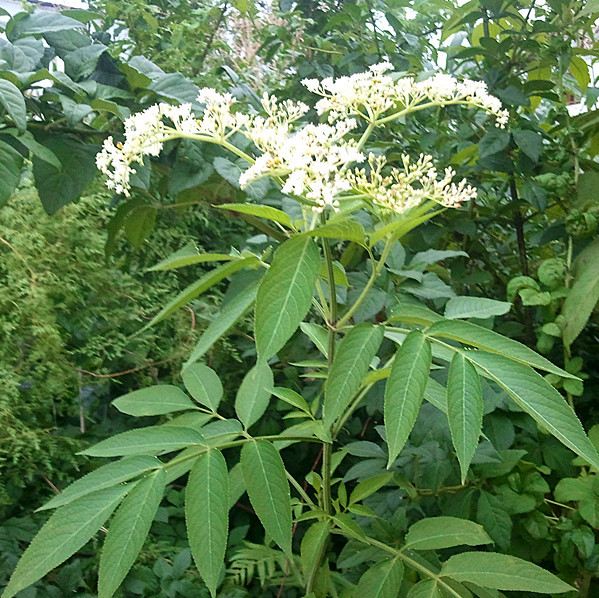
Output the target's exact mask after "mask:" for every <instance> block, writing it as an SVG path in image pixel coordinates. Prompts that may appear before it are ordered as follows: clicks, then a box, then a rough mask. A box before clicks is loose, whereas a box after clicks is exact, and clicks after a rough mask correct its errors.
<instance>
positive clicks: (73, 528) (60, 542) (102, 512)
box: [2, 486, 130, 598]
mask: <svg viewBox="0 0 599 598" xmlns="http://www.w3.org/2000/svg"><path fill="white" fill-rule="evenodd" d="M129 489H130V488H128V487H127V486H116V487H113V488H104V489H103V490H100V491H98V492H95V493H94V494H88V495H87V496H83V497H81V498H79V499H78V500H76V501H74V502H72V503H71V504H68V505H65V506H64V507H61V508H60V509H58V510H57V511H56V512H55V513H54V514H53V515H52V517H50V519H49V520H48V521H47V522H46V524H45V525H44V526H43V527H42V529H41V530H40V531H39V533H38V534H37V536H35V538H33V540H32V542H31V544H30V545H29V547H28V548H27V550H26V551H25V552H24V553H23V556H22V557H21V560H20V561H19V563H18V565H17V568H16V569H15V572H14V573H13V574H12V577H11V578H10V581H9V583H8V585H7V586H6V589H5V590H4V593H3V594H2V597H3V598H12V597H13V596H14V595H15V594H17V592H20V591H21V590H23V589H25V588H26V587H28V586H30V585H31V584H32V583H34V582H36V581H37V580H38V579H41V578H42V577H43V576H44V575H46V573H48V572H49V571H52V569H54V568H55V567H58V565H60V564H61V563H63V562H64V561H66V560H67V559H68V558H69V557H70V556H72V555H73V554H74V553H75V552H77V550H79V549H80V548H81V547H82V546H84V545H85V544H86V543H87V542H88V541H89V540H90V539H91V538H92V537H93V535H94V534H95V533H96V532H97V531H98V530H99V529H100V527H101V526H102V525H103V524H104V522H105V521H106V520H107V519H108V517H110V514H111V513H112V512H113V511H114V509H116V507H117V505H118V504H119V502H120V501H121V499H122V498H123V496H125V494H126V493H127V491H128V490H129Z"/></svg>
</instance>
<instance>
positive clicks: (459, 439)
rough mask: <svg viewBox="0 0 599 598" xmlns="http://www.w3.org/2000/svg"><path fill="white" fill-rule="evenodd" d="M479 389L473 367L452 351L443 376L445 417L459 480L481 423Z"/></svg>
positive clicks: (478, 380)
mask: <svg viewBox="0 0 599 598" xmlns="http://www.w3.org/2000/svg"><path fill="white" fill-rule="evenodd" d="M483 408H484V405H483V391H482V388H481V385H480V379H479V377H478V372H477V371H476V368H475V367H474V366H473V365H472V364H471V363H470V362H469V361H467V360H466V358H465V357H464V356H463V355H462V354H461V353H456V354H455V355H454V357H453V359H452V361H451V365H450V366H449V374H448V376H447V419H448V421H449V429H450V431H451V439H452V441H453V446H454V447H455V450H456V455H457V457H458V461H459V462H460V471H461V474H462V484H463V483H464V481H465V480H466V474H467V473H468V468H469V467H470V462H471V461H472V457H473V455H474V452H475V451H476V447H477V446H478V439H479V438H480V433H481V430H482V425H483Z"/></svg>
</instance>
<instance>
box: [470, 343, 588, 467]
mask: <svg viewBox="0 0 599 598" xmlns="http://www.w3.org/2000/svg"><path fill="white" fill-rule="evenodd" d="M464 356H465V357H466V359H468V360H469V361H471V362H472V363H473V364H474V365H477V366H478V367H480V368H481V369H482V370H483V371H484V372H486V373H487V374H488V376H489V377H490V378H491V379H492V380H494V381H495V382H497V384H499V386H501V387H502V388H503V389H504V390H505V391H506V392H507V393H508V394H509V395H510V396H511V397H512V399H514V401H515V402H516V403H517V404H518V405H519V406H520V407H521V408H522V409H523V410H524V411H526V413H528V414H529V415H531V416H532V417H533V418H534V419H535V420H536V421H537V422H538V423H540V424H541V425H543V426H544V427H545V428H546V429H547V431H548V432H550V433H551V434H553V435H554V436H555V437H556V438H557V439H558V440H560V441H561V442H563V443H564V444H565V445H566V446H567V447H568V448H570V449H572V450H573V451H574V452H575V453H576V454H578V455H580V456H581V457H583V458H584V459H586V460H587V461H588V462H589V463H590V464H591V465H593V467H596V468H599V455H598V454H597V451H596V449H595V447H594V446H593V444H592V443H591V441H590V440H589V439H588V438H587V435H586V434H585V432H584V429H583V427H582V424H581V423H580V421H579V419H578V417H576V413H574V410H573V409H572V408H571V407H570V405H568V403H566V401H565V400H564V398H563V397H562V396H561V395H560V394H559V392H557V390H555V388H554V387H553V386H551V384H549V382H547V380H545V378H543V377H542V376H540V375H539V374H537V372H535V371H534V370H533V369H532V368H530V367H528V366H526V365H522V364H520V363H517V362H514V361H512V360H510V359H508V358H507V357H503V356H502V355H495V354H493V353H485V352H484V351H465V352H464Z"/></svg>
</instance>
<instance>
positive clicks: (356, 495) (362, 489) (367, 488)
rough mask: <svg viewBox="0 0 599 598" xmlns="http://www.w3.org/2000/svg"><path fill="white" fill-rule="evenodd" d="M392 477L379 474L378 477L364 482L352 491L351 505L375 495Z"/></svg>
mask: <svg viewBox="0 0 599 598" xmlns="http://www.w3.org/2000/svg"><path fill="white" fill-rule="evenodd" d="M392 477H393V474H392V473H379V474H378V475H375V476H372V477H371V478H367V479H365V480H363V481H362V482H360V483H359V484H358V485H357V486H356V487H355V488H354V489H353V490H352V493H351V494H350V496H349V504H350V505H351V504H353V503H356V502H360V501H361V500H364V499H365V498H366V497H368V496H370V495H371V494H374V493H375V492H376V491H377V490H380V489H381V488H382V487H383V486H384V485H385V484H386V483H387V482H389V480H391V478H392Z"/></svg>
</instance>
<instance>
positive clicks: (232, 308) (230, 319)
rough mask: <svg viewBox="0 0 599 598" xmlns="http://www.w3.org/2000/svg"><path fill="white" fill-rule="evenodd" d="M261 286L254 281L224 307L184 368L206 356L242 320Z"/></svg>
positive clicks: (203, 335) (257, 281) (258, 281)
mask: <svg viewBox="0 0 599 598" xmlns="http://www.w3.org/2000/svg"><path fill="white" fill-rule="evenodd" d="M259 284H260V280H259V279H258V280H254V281H252V282H251V283H250V284H248V285H247V286H246V287H245V288H244V289H243V292H240V293H238V294H237V295H235V297H233V299H231V301H229V302H228V303H227V304H225V305H224V306H223V308H222V309H221V311H220V314H218V316H216V318H215V319H214V320H212V322H210V325H209V326H208V328H207V329H206V331H205V332H204V333H203V334H202V336H201V337H200V340H199V341H198V344H197V345H196V346H195V348H194V350H193V351H192V352H191V355H190V356H189V359H188V360H187V362H186V363H185V366H184V368H186V367H188V366H189V365H190V364H192V363H194V362H195V361H197V360H198V359H200V357H202V356H203V355H205V353H206V352H207V351H208V350H209V349H210V348H211V347H212V345H213V344H214V343H215V342H216V341H217V340H218V339H219V338H220V337H221V336H223V334H225V333H226V332H227V331H228V330H229V329H230V328H232V327H233V326H234V325H235V324H236V323H237V322H238V321H239V320H240V319H241V317H242V316H243V314H245V313H246V312H247V311H248V310H249V308H250V306H251V305H252V303H254V301H255V299H256V293H257V292H258V285H259Z"/></svg>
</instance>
